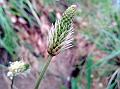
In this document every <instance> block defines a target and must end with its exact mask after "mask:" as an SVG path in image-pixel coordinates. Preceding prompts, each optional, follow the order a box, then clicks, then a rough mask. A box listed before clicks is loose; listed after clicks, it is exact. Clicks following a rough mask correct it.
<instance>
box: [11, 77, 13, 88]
mask: <svg viewBox="0 0 120 89" xmlns="http://www.w3.org/2000/svg"><path fill="white" fill-rule="evenodd" d="M11 82H12V83H11V89H13V84H14V76H13V79H12V80H11Z"/></svg>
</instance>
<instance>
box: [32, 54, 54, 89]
mask: <svg viewBox="0 0 120 89" xmlns="http://www.w3.org/2000/svg"><path fill="white" fill-rule="evenodd" d="M51 60H52V56H51V55H49V56H48V60H47V62H46V64H45V66H44V67H43V68H42V70H41V72H40V75H39V78H38V80H37V82H36V85H35V88H34V89H38V88H39V85H40V83H41V80H42V78H43V76H44V74H45V72H46V70H47V68H48V66H49V64H50V62H51Z"/></svg>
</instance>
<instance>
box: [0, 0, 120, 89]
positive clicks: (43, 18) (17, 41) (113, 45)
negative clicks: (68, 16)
mask: <svg viewBox="0 0 120 89" xmlns="http://www.w3.org/2000/svg"><path fill="white" fill-rule="evenodd" d="M70 5H77V12H76V15H75V18H74V21H73V28H74V31H75V33H74V38H75V40H74V47H72V48H70V49H68V50H65V51H64V52H61V53H60V54H58V55H57V56H54V57H53V60H52V62H51V64H50V66H49V68H48V70H47V73H46V74H45V76H44V79H43V81H42V83H41V86H40V89H120V78H119V76H120V72H119V66H120V57H119V55H120V0H0V89H10V85H11V81H10V79H9V78H8V77H7V76H6V73H7V71H8V70H7V67H8V66H9V62H14V61H17V60H24V61H25V62H26V63H29V64H30V66H31V67H30V69H31V70H30V73H28V74H27V75H26V76H24V75H18V76H16V77H15V80H14V86H15V89H34V85H35V81H36V79H37V77H38V74H39V72H40V70H41V68H42V67H43V65H44V63H45V62H46V60H47V56H48V53H47V36H48V31H49V30H50V27H51V26H52V24H55V21H56V20H57V19H60V18H61V17H62V13H63V12H64V11H65V10H66V9H67V8H68V7H69V6H70ZM107 87H108V88H107Z"/></svg>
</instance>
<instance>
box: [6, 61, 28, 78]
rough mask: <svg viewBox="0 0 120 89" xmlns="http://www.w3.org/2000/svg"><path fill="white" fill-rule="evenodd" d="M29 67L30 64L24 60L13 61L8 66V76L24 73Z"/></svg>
mask: <svg viewBox="0 0 120 89" xmlns="http://www.w3.org/2000/svg"><path fill="white" fill-rule="evenodd" d="M28 69H29V64H26V63H24V62H23V61H15V62H11V63H10V66H9V67H8V73H7V76H8V77H9V78H10V79H12V78H13V77H14V76H16V75H18V74H20V73H24V72H25V71H27V70H28Z"/></svg>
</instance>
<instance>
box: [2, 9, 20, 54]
mask: <svg viewBox="0 0 120 89" xmlns="http://www.w3.org/2000/svg"><path fill="white" fill-rule="evenodd" d="M0 27H1V29H3V30H2V31H1V33H2V34H4V35H1V36H0V45H1V46H2V47H4V48H5V49H6V50H7V51H8V52H9V53H10V54H11V55H14V53H15V50H16V48H17V39H18V38H17V35H16V34H15V32H14V31H13V27H12V23H11V21H10V19H9V18H8V16H7V15H6V12H5V11H4V7H0Z"/></svg>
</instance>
